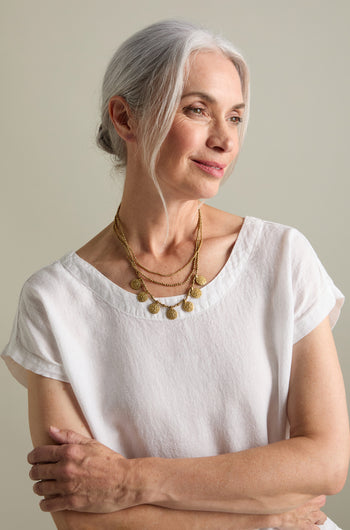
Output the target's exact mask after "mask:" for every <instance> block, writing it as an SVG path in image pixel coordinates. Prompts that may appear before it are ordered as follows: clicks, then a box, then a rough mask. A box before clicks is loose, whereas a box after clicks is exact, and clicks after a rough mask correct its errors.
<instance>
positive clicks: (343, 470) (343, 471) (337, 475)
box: [324, 463, 349, 495]
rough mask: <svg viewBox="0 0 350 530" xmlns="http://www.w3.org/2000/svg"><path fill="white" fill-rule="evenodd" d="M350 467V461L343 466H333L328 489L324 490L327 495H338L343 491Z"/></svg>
mask: <svg viewBox="0 0 350 530" xmlns="http://www.w3.org/2000/svg"><path fill="white" fill-rule="evenodd" d="M348 467H349V466H348V463H347V464H345V463H344V464H343V465H342V466H338V467H337V468H335V469H334V468H333V470H332V472H330V473H329V476H328V481H327V482H328V484H327V491H325V492H324V494H325V495H336V494H337V493H340V492H341V490H342V489H343V488H344V486H345V482H346V479H347V476H348Z"/></svg>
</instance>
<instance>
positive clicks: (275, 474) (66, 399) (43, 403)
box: [28, 319, 349, 530]
mask: <svg viewBox="0 0 350 530" xmlns="http://www.w3.org/2000/svg"><path fill="white" fill-rule="evenodd" d="M28 391H29V420H30V428H31V433H32V439H33V444H34V446H35V447H36V449H35V450H34V451H33V452H32V453H31V454H30V455H29V461H30V463H32V464H35V465H34V466H33V468H32V471H31V478H32V479H33V480H35V481H40V482H39V483H38V484H37V485H35V486H34V488H35V492H36V493H37V494H38V495H41V496H45V497H49V498H47V499H45V500H43V501H42V503H41V507H42V509H44V510H45V511H50V512H52V514H53V517H54V520H55V522H56V525H57V527H58V529H59V530H66V529H71V528H74V529H75V530H80V529H89V530H90V529H91V530H93V529H97V528H98V529H102V530H116V529H119V528H123V529H124V528H125V529H126V528H128V529H131V528H135V529H140V528H142V529H145V530H146V529H151V528H152V529H153V528H159V529H169V530H170V529H171V528H177V529H178V528H179V527H180V525H181V526H182V528H183V529H184V530H186V529H187V528H188V529H191V530H194V529H196V528H201V529H208V530H211V529H214V528H215V529H218V528H220V530H224V529H226V528H227V529H232V530H234V529H239V530H250V529H251V530H253V529H255V528H263V527H268V526H270V527H278V528H281V529H282V528H283V529H284V528H286V529H293V528H295V529H308V528H315V527H314V526H310V525H312V524H314V523H317V522H319V523H321V522H323V519H322V517H323V516H322V514H321V513H320V511H319V508H320V506H321V505H322V503H324V498H323V497H319V496H322V495H332V494H335V493H337V492H338V491H340V489H341V488H342V487H343V485H344V482H345V479H346V474H347V466H348V460H349V426H348V420H347V411H346V401H345V391H344V385H343V381H342V375H341V371H340V368H339V363H338V360H337V355H336V350H335V346H334V342H333V337H332V333H331V330H330V326H329V322H328V319H326V320H325V321H324V322H322V323H321V324H320V325H319V326H318V327H317V328H316V329H315V330H314V331H312V332H311V333H310V334H309V335H307V336H306V337H304V338H303V339H302V340H301V341H299V342H298V343H297V344H296V345H295V347H294V351H293V364H292V372H291V382H290V392H289V399H288V417H289V422H290V425H291V438H290V440H285V441H281V442H278V443H274V444H270V445H268V446H266V447H261V448H256V449H249V450H247V451H242V452H239V453H229V454H225V455H219V456H214V457H206V458H192V459H162V458H145V459H143V458H140V459H131V460H127V459H125V458H123V457H122V455H118V454H117V453H114V452H113V451H111V450H110V449H108V448H106V447H104V446H102V445H101V444H99V443H98V442H96V441H94V440H92V439H91V434H90V432H89V429H88V426H87V425H86V423H85V420H84V417H83V415H82V413H81V411H80V409H79V406H78V404H77V402H76V400H75V398H74V395H73V393H72V391H71V388H70V386H69V385H67V384H65V383H62V382H59V381H54V380H51V379H47V378H43V377H40V376H37V375H35V374H33V373H28ZM50 425H57V426H58V427H60V428H62V429H65V430H64V431H61V432H58V433H54V432H51V437H50V436H49V434H48V433H49V426H50ZM66 429H70V430H71V431H74V432H66ZM53 442H55V443H56V445H51V446H49V445H48V444H52V443H53ZM315 498H316V499H315ZM88 512H104V513H98V514H97V513H88ZM306 525H309V526H306Z"/></svg>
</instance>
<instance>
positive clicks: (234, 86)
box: [157, 52, 244, 199]
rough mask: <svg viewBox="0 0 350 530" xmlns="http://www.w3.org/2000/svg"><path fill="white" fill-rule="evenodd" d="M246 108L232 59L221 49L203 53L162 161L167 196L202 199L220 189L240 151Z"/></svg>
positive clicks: (190, 78) (159, 168) (159, 170)
mask: <svg viewBox="0 0 350 530" xmlns="http://www.w3.org/2000/svg"><path fill="white" fill-rule="evenodd" d="M243 112H244V104H243V96H242V89H241V81H240V78H239V75H238V72H237V70H236V68H235V66H234V65H233V63H232V62H231V61H230V60H229V59H227V58H226V57H224V56H223V55H222V54H220V53H219V52H200V53H198V54H197V55H196V56H195V57H194V58H193V61H192V62H191V68H190V73H189V76H188V80H187V83H186V85H185V87H184V91H183V94H182V98H181V102H180V105H179V107H178V109H177V112H176V115H175V118H174V121H173V124H172V127H171V129H170V131H169V133H168V135H167V137H166V139H165V141H164V142H163V145H162V148H161V150H160V154H159V159H158V163H157V174H158V178H159V182H160V184H161V187H162V190H163V192H164V193H165V196H166V197H167V198H168V197H169V194H170V196H172V197H174V198H180V199H199V198H209V197H213V196H214V195H215V194H216V193H217V191H218V188H219V185H220V182H221V181H222V179H223V177H224V175H225V174H226V172H227V171H228V168H229V166H230V164H231V163H232V162H233V161H234V159H235V158H236V156H237V154H238V151H239V140H238V128H239V127H238V126H239V123H240V122H241V120H242V115H243Z"/></svg>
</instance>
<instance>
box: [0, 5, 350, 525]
mask: <svg viewBox="0 0 350 530" xmlns="http://www.w3.org/2000/svg"><path fill="white" fill-rule="evenodd" d="M349 5H350V4H349V2H348V1H347V0H344V1H341V0H332V1H331V0H329V1H322V0H320V1H316V0H294V1H293V2H290V1H288V2H287V1H284V0H280V1H278V0H255V1H254V0H245V1H244V2H243V1H241V0H240V1H238V0H229V1H227V2H225V1H223V0H215V2H205V0H201V1H198V0H192V2H189V1H188V0H176V2H171V3H169V5H166V4H165V3H164V2H162V1H161V0H150V1H148V2H146V1H144V2H140V1H139V2H137V1H129V2H126V1H123V2H120V1H118V0H113V1H112V0H69V1H68V0H31V1H30V2H28V1H26V0H12V1H11V2H10V1H9V0H8V1H7V2H6V1H4V0H3V1H2V6H1V7H0V9H1V13H0V19H1V27H0V35H1V37H0V38H1V43H0V44H1V45H0V50H1V51H0V53H1V77H2V82H1V86H0V90H1V98H0V104H1V125H2V127H1V129H2V130H1V135H2V138H1V146H2V154H1V157H0V165H1V197H0V215H1V221H0V231H1V236H0V237H1V247H2V257H1V276H0V282H1V286H0V287H1V307H0V311H1V315H0V322H1V330H0V345H1V347H3V346H5V344H6V342H7V340H8V337H9V334H10V330H11V326H12V321H13V317H14V314H15V310H16V306H17V300H18V295H19V291H20V288H21V286H22V284H23V282H24V281H25V279H26V278H27V277H28V276H29V275H30V274H31V273H32V272H34V271H35V270H37V269H38V268H40V267H42V266H44V265H46V264H48V263H49V262H51V261H53V260H55V259H56V258H59V257H60V256H61V255H63V254H65V253H66V252H68V251H70V250H74V249H77V248H79V247H80V246H81V245H82V244H83V243H84V242H86V241H87V240H88V239H90V238H91V237H92V236H93V235H94V234H95V233H97V232H98V231H99V230H100V229H102V228H103V227H104V226H105V225H107V224H108V223H109V222H110V221H111V219H112V218H113V216H114V213H115V209H116V206H117V204H118V199H119V197H120V191H121V181H120V179H119V178H116V177H114V176H113V171H112V170H111V164H110V161H109V159H108V157H107V156H105V155H104V154H103V153H101V152H100V151H99V150H98V149H97V148H96V147H95V145H94V135H95V131H96V128H97V126H98V103H99V90H100V83H101V79H102V76H103V73H104V70H105V67H106V65H107V62H108V60H109V59H110V57H111V55H112V53H113V52H114V50H115V48H116V47H117V46H118V45H119V44H120V43H121V42H122V41H123V40H124V39H125V38H126V37H127V36H129V35H130V34H131V33H133V32H135V31H136V30H138V29H140V28H141V27H143V26H145V25H147V24H149V23H152V22H155V21H157V20H160V19H163V18H169V17H174V18H185V19H188V20H191V21H194V22H199V23H202V24H204V25H207V26H209V27H211V28H212V29H213V30H215V31H218V32H221V33H223V34H224V35H225V36H226V37H227V38H229V39H230V40H232V41H233V42H234V43H235V44H236V45H237V47H238V48H239V49H240V50H241V51H242V52H243V54H244V56H245V57H246V59H247V61H248V63H249V65H250V69H251V77H252V114H251V122H250V126H249V129H248V136H247V139H246V143H245V145H244V148H243V151H242V154H241V157H240V160H239V162H238V164H237V167H236V170H235V173H234V174H233V176H232V177H231V179H230V180H229V181H228V182H227V183H226V184H225V185H224V187H223V188H222V190H221V193H220V194H219V196H218V197H217V198H216V199H215V200H214V201H213V203H214V204H215V205H218V206H219V207H221V208H223V209H226V210H228V211H231V212H234V213H237V214H240V215H242V216H244V215H254V216H257V217H263V218H267V219H271V220H274V221H278V222H281V223H284V224H289V225H294V226H296V227H297V228H299V229H300V230H301V231H302V232H303V233H304V234H305V235H306V236H307V237H308V238H309V239H310V240H311V242H312V244H313V246H314V248H315V249H316V251H317V252H318V254H319V256H320V258H321V260H322V262H323V263H324V265H325V266H326V268H327V270H328V272H329V273H330V275H331V276H332V277H333V279H334V281H335V283H336V284H337V285H338V286H339V287H340V288H341V290H342V291H343V292H344V293H345V294H349V293H350V279H349V270H350V253H349V244H348V243H349V239H348V227H349V222H350V219H349V210H350V209H349V206H348V200H349V191H350V190H349V171H348V155H349V146H348V142H349V132H348V131H349V124H350V106H349V94H350V78H349V64H348V57H349V51H350V50H349V44H350V42H349V30H348V29H349V28H348V27H349V21H350V10H349ZM335 336H336V340H337V344H338V349H339V355H340V360H341V364H342V367H343V371H344V376H345V380H346V384H347V386H349V381H350V362H349V356H348V344H349V305H348V306H347V305H345V308H344V310H343V314H342V318H341V319H340V321H339V323H338V324H337V326H336V329H335ZM0 378H1V381H0V383H1V400H0V407H1V409H0V415H1V419H0V421H1V427H2V434H1V452H0V455H1V456H0V460H1V462H0V466H1V467H0V468H1V480H0V503H1V504H0V510H1V527H2V528H4V530H19V529H24V528H25V529H35V530H47V529H48V528H53V524H52V522H51V521H50V517H49V516H48V515H46V514H42V513H41V512H40V511H39V509H38V507H37V500H38V499H37V498H36V497H35V496H34V495H33V494H32V491H31V481H30V480H29V479H28V478H27V472H28V466H27V464H26V454H27V452H28V451H29V450H30V449H31V442H30V438H29V435H28V427H27V411H26V391H25V389H24V388H22V387H21V386H20V385H19V384H18V383H16V382H15V381H14V380H13V379H12V378H11V377H10V376H9V374H8V372H7V370H6V368H5V365H4V364H3V363H1V365H0ZM349 494H350V488H349V486H347V488H345V489H344V490H343V492H342V493H341V494H339V495H338V496H336V497H334V498H332V499H329V501H328V503H327V512H328V513H329V515H330V516H331V517H332V518H334V519H335V520H336V521H337V522H338V524H339V526H341V527H342V528H344V530H345V529H346V528H349V526H350V509H349Z"/></svg>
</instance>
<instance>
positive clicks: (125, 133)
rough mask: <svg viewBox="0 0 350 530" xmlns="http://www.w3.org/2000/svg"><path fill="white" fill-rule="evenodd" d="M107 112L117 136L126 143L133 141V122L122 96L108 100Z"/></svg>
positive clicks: (134, 138) (134, 130)
mask: <svg viewBox="0 0 350 530" xmlns="http://www.w3.org/2000/svg"><path fill="white" fill-rule="evenodd" d="M108 111H109V116H110V118H111V120H112V122H113V125H114V127H115V130H116V131H117V133H118V135H119V136H120V137H121V138H123V140H125V141H126V142H133V141H135V140H136V135H135V132H136V127H135V122H134V119H133V114H132V111H131V109H130V107H129V105H128V103H127V102H126V100H125V99H124V98H123V97H122V96H113V97H112V98H111V99H110V100H109V106H108Z"/></svg>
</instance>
